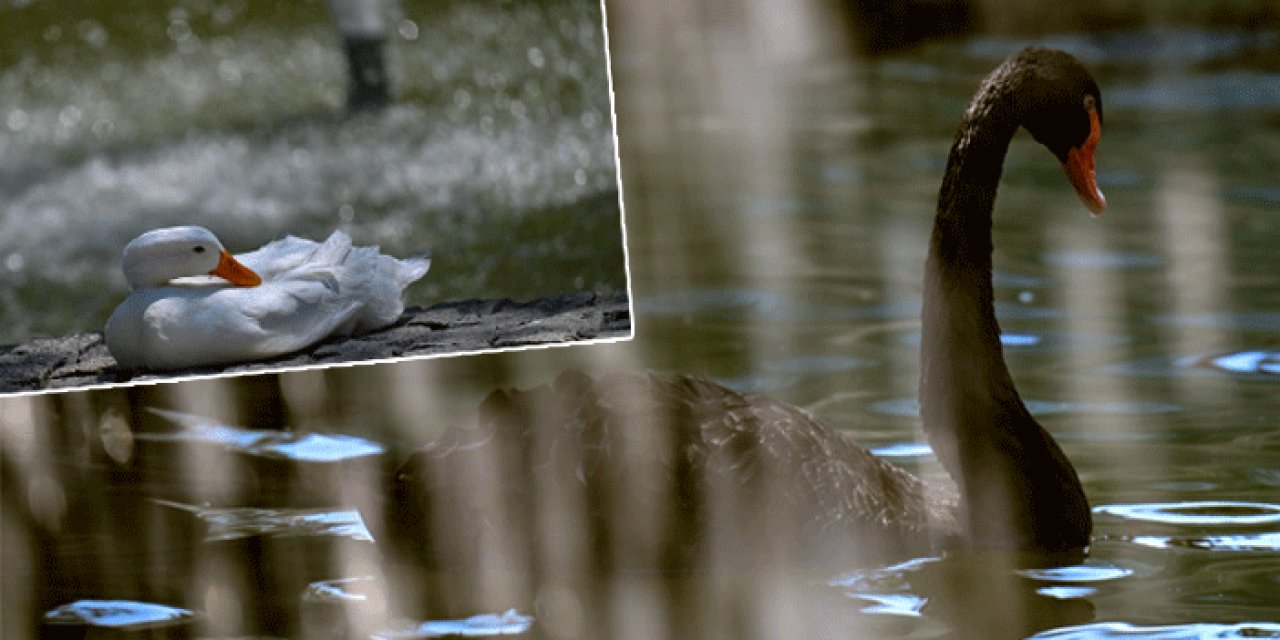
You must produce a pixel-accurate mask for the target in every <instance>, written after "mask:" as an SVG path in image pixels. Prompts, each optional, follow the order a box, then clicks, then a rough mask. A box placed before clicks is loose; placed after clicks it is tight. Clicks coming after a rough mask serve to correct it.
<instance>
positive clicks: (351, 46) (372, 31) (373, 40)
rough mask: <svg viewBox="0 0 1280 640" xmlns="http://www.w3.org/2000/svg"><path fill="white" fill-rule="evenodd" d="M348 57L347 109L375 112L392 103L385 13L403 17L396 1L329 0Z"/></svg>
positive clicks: (386, 16)
mask: <svg viewBox="0 0 1280 640" xmlns="http://www.w3.org/2000/svg"><path fill="white" fill-rule="evenodd" d="M328 4H329V12H330V13H331V14H333V20H334V23H335V25H336V26H337V28H338V33H339V34H340V35H341V36H342V42H343V47H344V49H345V52H346V54H347V108H348V109H350V110H351V111H361V110H364V109H377V108H380V107H383V106H386V104H387V103H389V102H390V101H391V90H390V87H389V83H388V80H387V68H386V56H385V51H386V43H387V34H388V30H389V29H388V24H387V18H388V14H394V15H402V13H403V11H402V10H401V8H400V6H399V3H398V2H397V1H396V0H328Z"/></svg>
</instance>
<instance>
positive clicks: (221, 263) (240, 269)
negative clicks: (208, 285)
mask: <svg viewBox="0 0 1280 640" xmlns="http://www.w3.org/2000/svg"><path fill="white" fill-rule="evenodd" d="M209 275H211V276H220V277H222V278H226V279H227V280H230V281H231V283H232V284H234V285H236V286H240V287H256V286H258V285H260V284H262V278H260V277H258V274H256V273H254V272H253V269H250V268H249V267H246V266H244V265H242V264H240V263H239V262H237V261H236V259H235V258H233V257H231V254H230V253H227V252H226V251H223V252H222V258H221V259H220V260H218V266H217V268H215V269H214V270H213V271H210V272H209Z"/></svg>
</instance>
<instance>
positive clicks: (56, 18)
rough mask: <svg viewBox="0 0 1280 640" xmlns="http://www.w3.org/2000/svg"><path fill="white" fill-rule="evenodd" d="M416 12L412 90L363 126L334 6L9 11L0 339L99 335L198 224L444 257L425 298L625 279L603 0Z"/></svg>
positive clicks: (0, 28) (416, 5)
mask: <svg viewBox="0 0 1280 640" xmlns="http://www.w3.org/2000/svg"><path fill="white" fill-rule="evenodd" d="M402 9H403V11H402V14H403V15H402V16H400V17H399V18H398V19H396V20H394V21H393V23H392V27H393V30H392V33H391V37H390V39H389V42H388V44H387V47H386V50H387V53H386V55H387V60H388V67H389V73H390V74H391V77H392V80H391V83H392V85H393V91H394V92H395V93H396V94H397V95H398V96H399V98H400V99H399V100H398V101H397V102H395V103H394V104H392V105H391V106H390V107H389V108H386V109H384V110H381V111H376V112H368V113H361V114H359V115H356V116H354V117H347V116H346V115H345V108H344V104H345V101H346V99H347V96H346V83H347V72H346V62H345V60H344V58H343V49H342V43H341V41H340V39H339V38H338V35H337V32H336V30H335V28H334V26H333V24H332V23H331V21H330V19H329V13H328V8H327V7H326V5H325V3H324V2H317V1H308V2H290V3H280V6H275V5H274V4H273V5H272V6H258V5H257V4H254V3H236V2H232V3H214V2H175V3H165V4H164V5H157V6H155V7H141V6H139V7H136V8H130V9H128V10H121V9H120V7H119V6H117V5H115V4H113V3H109V2H85V3H77V4H76V5H75V7H58V8H52V7H51V6H47V5H44V4H43V3H28V2H13V3H9V2H5V3H0V345H2V344H11V343H15V342H21V341H23V340H26V339H28V338H31V337H33V336H47V337H52V336H60V335H65V334H69V333H73V332H81V331H89V330H101V329H102V327H103V326H104V325H105V323H106V319H107V317H108V316H109V315H110V312H111V310H112V308H113V307H114V306H115V305H116V304H118V303H119V301H120V300H121V299H123V298H124V297H125V296H126V295H127V293H128V286H127V284H126V283H125V280H124V277H123V275H122V274H121V273H120V269H119V261H120V254H121V251H122V250H123V248H124V245H125V244H126V243H127V242H128V241H129V240H130V239H132V238H133V237H135V236H137V235H138V234H139V233H141V232H142V231H145V230H147V229H151V228H156V227H162V226H171V225H181V224H198V225H203V226H206V227H209V228H210V229H211V230H213V231H214V232H215V233H216V234H217V235H218V236H219V237H220V238H221V239H222V241H223V243H224V244H225V245H226V246H227V247H228V249H230V250H231V251H232V252H244V251H249V250H251V249H254V248H257V247H259V246H261V245H263V244H265V243H266V242H268V241H270V240H273V239H276V238H280V237H283V236H284V235H286V234H293V235H298V236H302V237H307V238H311V239H315V240H323V239H324V238H326V237H328V235H329V233H330V232H332V231H333V230H334V229H335V228H342V229H344V230H346V231H347V232H348V233H349V234H350V235H351V236H352V237H353V239H354V240H355V242H356V244H378V245H381V247H382V248H383V250H384V251H385V252H387V253H390V254H392V255H395V256H398V257H406V256H409V255H413V254H420V253H424V252H425V253H430V254H432V257H433V259H434V261H433V264H432V269H431V273H430V275H429V276H428V277H427V278H425V279H424V280H423V281H422V282H421V283H420V284H418V285H415V286H414V287H413V288H411V289H410V290H409V292H408V296H407V302H408V303H409V304H410V305H420V306H428V305H430V304H434V303H436V302H441V301H444V300H457V299H467V298H487V297H511V298H515V299H522V300H523V299H530V298H535V297H539V296H545V295H551V294H556V293H562V292H566V291H581V290H595V291H597V292H600V293H607V294H616V293H619V292H622V291H624V290H625V288H626V274H625V267H624V262H623V257H622V244H621V235H622V231H621V216H620V211H619V205H618V197H617V186H616V185H617V182H616V163H615V159H614V155H615V147H614V142H613V127H612V121H611V115H610V97H609V87H608V79H607V74H606V69H605V53H604V37H603V33H602V30H601V23H602V22H601V14H600V7H599V6H598V5H597V4H595V3H592V2H577V1H564V2H559V1H549V2H540V3H525V4H522V5H521V6H519V7H515V6H507V5H506V4H505V3H500V2H478V3H477V2H467V3H456V4H449V3H437V2H406V3H403V7H402Z"/></svg>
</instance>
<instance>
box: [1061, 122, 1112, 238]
mask: <svg viewBox="0 0 1280 640" xmlns="http://www.w3.org/2000/svg"><path fill="white" fill-rule="evenodd" d="M1100 137H1102V126H1101V125H1100V124H1099V123H1098V112H1097V111H1090V112H1089V139H1088V140H1085V141H1084V144H1082V145H1080V146H1078V147H1075V148H1073V149H1071V150H1069V151H1067V161H1066V162H1064V163H1062V170H1063V171H1066V172H1067V178H1068V179H1070V180H1071V186H1073V187H1075V188H1076V194H1078V195H1079V196H1080V199H1081V200H1082V201H1084V206H1086V207H1089V211H1090V212H1092V213H1093V215H1095V216H1097V215H1102V212H1103V211H1105V210H1106V209H1107V198H1106V197H1105V196H1103V195H1102V190H1100V189H1098V176H1097V170H1096V165H1095V163H1094V159H1093V152H1094V150H1096V149H1097V148H1098V139H1099V138H1100Z"/></svg>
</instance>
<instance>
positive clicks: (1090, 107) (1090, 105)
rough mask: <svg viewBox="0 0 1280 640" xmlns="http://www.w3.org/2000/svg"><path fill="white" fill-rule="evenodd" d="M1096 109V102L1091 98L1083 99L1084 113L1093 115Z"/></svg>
mask: <svg viewBox="0 0 1280 640" xmlns="http://www.w3.org/2000/svg"><path fill="white" fill-rule="evenodd" d="M1097 108H1098V101H1097V100H1096V99H1094V97H1093V96H1085V97H1084V112H1085V113H1093V112H1094V110H1095V109H1097Z"/></svg>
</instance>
